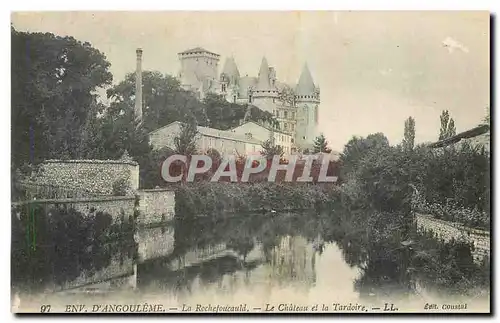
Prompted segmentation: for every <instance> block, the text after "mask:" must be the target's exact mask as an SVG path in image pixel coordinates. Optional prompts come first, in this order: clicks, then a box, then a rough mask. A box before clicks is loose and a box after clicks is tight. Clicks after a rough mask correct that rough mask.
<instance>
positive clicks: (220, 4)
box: [0, 0, 500, 322]
mask: <svg viewBox="0 0 500 323" xmlns="http://www.w3.org/2000/svg"><path fill="white" fill-rule="evenodd" d="M165 2H166V1H165ZM499 3H500V2H499V1H498V0H490V1H487V0H474V1H470V0H464V1H458V0H455V1H438V0H420V1H404V2H403V1H394V0H392V1H387V0H386V1H366V0H365V1H360V0H350V1H330V3H327V1H324V0H307V1H303V0H288V1H283V2H278V1H272V2H271V1H269V0H251V1H239V2H236V1H222V0H212V1H207V0H198V1H193V0H182V1H178V2H176V3H171V1H168V2H166V3H164V4H160V1H150V0H140V1H137V0H135V1H131V0H121V1H113V2H110V1H108V2H106V3H105V2H104V1H102V0H100V1H99V0H86V1H62V0H59V1H54V0H45V1H35V0H33V1H15V2H14V3H11V2H10V1H3V2H2V9H4V7H5V10H2V11H1V13H2V15H1V18H2V24H1V26H3V28H2V29H1V37H2V44H4V46H6V47H8V48H7V49H5V50H3V51H2V52H1V53H2V56H3V64H2V65H1V66H2V76H3V77H2V81H3V84H2V90H3V91H2V94H3V96H2V98H3V101H2V102H3V107H2V109H0V111H1V112H0V113H1V114H2V115H1V117H0V122H1V123H2V125H1V126H0V131H1V132H2V133H1V135H2V136H1V138H2V139H1V140H0V145H1V147H0V151H1V153H2V154H1V155H2V158H1V168H0V169H1V172H2V174H3V176H1V177H0V178H3V179H4V180H3V181H2V183H1V184H0V187H1V194H0V199H1V204H0V205H1V206H2V208H3V209H4V212H3V216H4V223H2V225H1V226H0V227H1V229H2V230H3V232H2V239H3V241H2V243H1V249H2V253H1V255H0V257H1V258H0V259H3V260H4V261H2V263H3V264H5V265H4V266H2V286H1V291H2V292H1V293H0V295H1V298H2V300H1V304H2V322H3V321H11V320H14V319H15V317H14V316H13V315H11V314H10V297H9V294H10V293H8V292H7V291H10V215H9V213H10V171H9V167H10V108H9V107H10V28H8V26H9V25H10V11H39V10H43V11H52V10H57V11H68V10H488V11H490V12H499V10H497V8H498V6H499ZM496 23H497V25H498V20H497V22H496ZM495 41H496V42H498V34H497V33H496V35H495ZM7 44H8V45H7ZM497 90H498V84H496V86H495V89H493V91H495V92H496V91H497ZM492 106H495V104H494V103H492ZM495 115H496V114H495ZM498 118H500V117H498ZM498 118H497V117H495V119H498ZM497 121H498V120H495V121H494V122H495V124H497ZM497 144H498V143H496V144H495V150H494V151H496V150H497V148H498V145H497ZM498 163H500V162H499V161H498V160H497V161H496V165H495V166H496V168H497V173H498V168H499V167H498V166H499V165H498ZM495 179H496V178H495ZM497 194H498V195H497ZM497 194H495V197H492V199H493V200H498V197H500V193H498V192H497ZM7 222H8V223H9V225H7ZM499 222H500V220H498V218H497V219H496V220H495V223H496V224H495V228H494V230H495V231H496V232H498V230H497V229H498V225H499V224H498V223H499ZM494 250H496V248H495V249H494ZM495 256H496V255H495ZM495 256H494V257H495ZM7 259H9V260H8V261H5V260H7ZM7 264H9V265H7ZM495 274H496V275H495V278H498V266H497V268H496V272H495ZM496 296H497V297H496V298H495V300H496V301H495V304H493V307H494V308H498V307H497V306H496V305H497V304H498V295H496ZM103 318H106V319H109V318H108V317H101V318H100V319H103ZM38 319H39V318H29V319H26V318H25V320H27V321H31V320H38ZM49 319H50V318H49ZM64 319H65V320H67V319H70V318H68V317H66V318H64ZM87 319H88V318H87ZM113 319H114V320H118V319H121V317H118V318H117V317H114V318H113ZM133 319H134V320H135V319H137V318H135V317H134V318H133ZM165 319H166V318H165ZM168 319H169V321H171V320H173V319H172V318H168ZM281 319H283V318H281ZM284 319H286V318H284ZM369 319H370V320H375V321H380V322H381V321H382V320H385V319H386V318H385V317H377V316H374V317H373V318H372V317H370V318H369ZM469 319H470V318H469ZM175 320H177V319H175ZM184 320H185V319H184ZM251 320H254V319H251ZM304 320H312V319H304ZM351 320H352V319H351ZM356 320H357V319H356ZM418 320H422V321H423V320H426V317H421V318H420V319H418ZM418 320H417V321H418ZM474 320H478V319H477V318H476V319H473V321H474Z"/></svg>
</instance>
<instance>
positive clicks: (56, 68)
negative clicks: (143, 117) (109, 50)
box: [11, 28, 112, 169]
mask: <svg viewBox="0 0 500 323" xmlns="http://www.w3.org/2000/svg"><path fill="white" fill-rule="evenodd" d="M11 37H12V47H11V59H12V61H11V66H12V80H11V82H12V83H11V84H12V104H11V106H12V147H13V149H12V166H13V168H14V169H15V168H18V167H20V166H22V165H23V164H25V163H36V162H39V161H41V160H44V159H49V158H81V157H83V156H84V155H85V154H86V149H87V142H88V141H92V139H91V137H92V135H93V131H92V118H93V117H94V116H95V115H96V114H97V113H99V112H100V111H102V109H103V108H104V106H103V105H102V104H100V103H99V102H98V100H97V95H96V90H97V89H98V88H99V87H103V86H106V85H109V84H111V81H112V75H111V73H110V72H109V71H108V68H109V66H110V64H109V62H108V61H107V60H106V57H105V56H104V55H103V54H102V53H101V52H100V51H98V50H97V49H95V48H93V47H92V46H91V44H89V43H87V42H80V41H78V40H76V39H74V38H73V37H59V36H55V35H53V34H50V33H26V32H18V31H16V30H14V29H13V28H12V30H11Z"/></svg>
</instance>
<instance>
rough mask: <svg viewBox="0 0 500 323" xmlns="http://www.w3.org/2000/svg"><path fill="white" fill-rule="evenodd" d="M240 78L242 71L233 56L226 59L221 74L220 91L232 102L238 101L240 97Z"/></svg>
mask: <svg viewBox="0 0 500 323" xmlns="http://www.w3.org/2000/svg"><path fill="white" fill-rule="evenodd" d="M239 80H240V72H239V71H238V67H237V66H236V62H235V60H234V58H233V57H229V58H227V59H226V62H225V63H224V68H223V69H222V73H221V75H220V80H219V81H220V89H219V91H220V93H221V94H222V95H224V96H225V97H226V100H228V101H230V102H236V100H237V99H238V85H239Z"/></svg>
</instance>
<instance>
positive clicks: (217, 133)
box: [149, 121, 262, 156]
mask: <svg viewBox="0 0 500 323" xmlns="http://www.w3.org/2000/svg"><path fill="white" fill-rule="evenodd" d="M197 130H198V135H197V137H196V147H197V149H198V151H199V152H201V153H206V152H207V151H208V150H209V149H216V150H217V151H218V152H219V153H220V154H221V155H226V156H229V155H231V156H248V155H252V154H259V153H260V150H261V149H262V146H261V141H259V140H257V139H254V138H251V136H244V135H239V134H237V133H234V132H231V131H224V130H218V129H213V128H208V127H201V126H198V128H197ZM180 132H181V122H179V121H175V122H172V123H170V124H168V125H166V126H163V127H161V128H158V129H156V130H154V131H151V132H150V133H149V142H150V143H151V145H152V146H153V147H154V148H156V149H161V148H164V147H169V148H171V149H174V147H175V137H177V136H179V134H180Z"/></svg>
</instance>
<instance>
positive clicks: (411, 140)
mask: <svg viewBox="0 0 500 323" xmlns="http://www.w3.org/2000/svg"><path fill="white" fill-rule="evenodd" d="M414 145H415V119H413V118H412V117H409V118H408V119H406V121H405V134H404V139H403V147H404V149H405V150H407V151H408V150H413V147H414Z"/></svg>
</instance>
